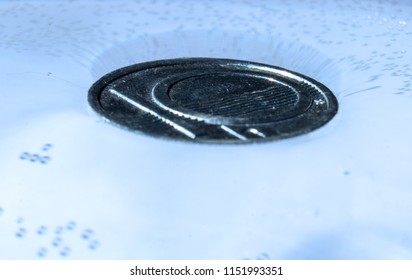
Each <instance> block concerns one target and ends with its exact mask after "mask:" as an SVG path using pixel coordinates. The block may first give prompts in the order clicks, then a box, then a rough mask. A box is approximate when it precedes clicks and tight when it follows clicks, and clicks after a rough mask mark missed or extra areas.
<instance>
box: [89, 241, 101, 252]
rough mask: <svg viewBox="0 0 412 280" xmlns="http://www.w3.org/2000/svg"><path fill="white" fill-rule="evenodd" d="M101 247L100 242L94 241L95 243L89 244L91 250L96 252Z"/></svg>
mask: <svg viewBox="0 0 412 280" xmlns="http://www.w3.org/2000/svg"><path fill="white" fill-rule="evenodd" d="M99 245H100V242H99V241H97V240H93V241H92V242H90V244H89V249H90V250H96V249H97V247H99Z"/></svg>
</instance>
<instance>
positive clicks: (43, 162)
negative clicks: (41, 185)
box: [39, 156, 51, 164]
mask: <svg viewBox="0 0 412 280" xmlns="http://www.w3.org/2000/svg"><path fill="white" fill-rule="evenodd" d="M39 160H40V162H41V163H42V164H46V163H48V162H49V161H50V160H51V158H50V157H49V156H45V157H39Z"/></svg>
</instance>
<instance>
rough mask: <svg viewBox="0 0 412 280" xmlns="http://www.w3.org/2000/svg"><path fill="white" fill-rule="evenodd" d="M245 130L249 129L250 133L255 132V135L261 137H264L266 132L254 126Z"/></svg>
mask: <svg viewBox="0 0 412 280" xmlns="http://www.w3.org/2000/svg"><path fill="white" fill-rule="evenodd" d="M247 131H249V132H250V133H252V134H255V135H257V136H259V137H261V138H266V134H264V133H263V132H260V131H259V130H257V129H256V128H249V129H248V130H247Z"/></svg>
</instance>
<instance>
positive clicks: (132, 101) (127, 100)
mask: <svg viewBox="0 0 412 280" xmlns="http://www.w3.org/2000/svg"><path fill="white" fill-rule="evenodd" d="M109 91H110V93H112V94H114V95H116V96H117V97H119V98H120V99H122V100H124V101H126V102H127V103H129V104H130V105H133V106H135V107H136V108H138V109H140V110H142V111H143V112H146V113H149V114H150V115H152V116H154V117H156V118H158V119H160V120H161V121H163V122H164V123H166V124H168V125H170V126H171V127H173V128H174V129H176V130H177V131H179V132H180V133H182V134H184V135H186V136H187V137H189V138H191V139H195V138H196V134H194V133H193V132H191V131H190V130H188V129H187V128H184V127H183V126H180V125H178V124H177V123H175V122H173V121H171V120H169V119H168V118H165V117H162V116H161V115H159V114H158V113H156V112H154V111H153V110H150V109H149V108H147V107H145V106H143V105H142V104H139V103H138V102H136V101H134V100H132V99H130V98H129V97H127V96H124V95H123V94H121V93H120V92H118V91H116V90H114V89H109Z"/></svg>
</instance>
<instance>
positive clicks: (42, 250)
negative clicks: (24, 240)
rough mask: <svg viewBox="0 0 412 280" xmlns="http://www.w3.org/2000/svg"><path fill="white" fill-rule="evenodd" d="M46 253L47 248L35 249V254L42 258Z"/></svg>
mask: <svg viewBox="0 0 412 280" xmlns="http://www.w3.org/2000/svg"><path fill="white" fill-rule="evenodd" d="M46 254H47V249H46V248H44V247H43V248H40V249H39V251H37V256H38V257H39V258H44V257H45V256H46Z"/></svg>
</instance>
